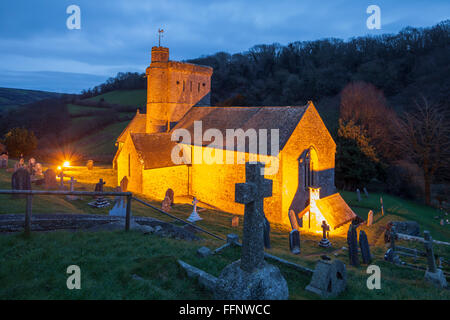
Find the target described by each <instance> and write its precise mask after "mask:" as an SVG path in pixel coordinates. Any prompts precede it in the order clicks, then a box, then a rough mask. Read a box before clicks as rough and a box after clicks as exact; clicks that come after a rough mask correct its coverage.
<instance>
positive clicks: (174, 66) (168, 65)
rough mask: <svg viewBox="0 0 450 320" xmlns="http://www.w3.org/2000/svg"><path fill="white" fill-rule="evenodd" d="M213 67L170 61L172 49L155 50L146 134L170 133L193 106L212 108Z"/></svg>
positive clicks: (148, 76) (148, 70)
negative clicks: (208, 106) (209, 106)
mask: <svg viewBox="0 0 450 320" xmlns="http://www.w3.org/2000/svg"><path fill="white" fill-rule="evenodd" d="M212 73H213V69H212V68H210V67H205V66H199V65H194V64H190V63H183V62H176V61H169V48H165V47H153V48H152V57H151V63H150V66H149V67H148V68H147V70H146V75H147V120H146V133H157V132H168V131H170V129H171V128H172V127H173V125H174V124H176V123H177V122H178V121H180V119H181V118H182V117H183V116H184V115H185V114H186V112H187V111H188V110H189V109H190V108H191V107H192V106H194V105H209V104H210V101H209V100H210V91H211V75H212Z"/></svg>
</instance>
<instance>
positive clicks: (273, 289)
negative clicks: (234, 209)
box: [214, 163, 289, 300]
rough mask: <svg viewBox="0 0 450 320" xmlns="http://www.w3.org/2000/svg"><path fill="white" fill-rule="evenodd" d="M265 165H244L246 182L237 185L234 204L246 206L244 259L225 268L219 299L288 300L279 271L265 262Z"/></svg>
mask: <svg viewBox="0 0 450 320" xmlns="http://www.w3.org/2000/svg"><path fill="white" fill-rule="evenodd" d="M263 169H264V164H262V163H253V164H251V163H246V164H245V176H246V179H245V180H246V182H245V183H237V184H236V187H235V201H236V202H238V203H242V204H244V205H245V210H244V232H243V239H242V250H241V259H240V260H238V261H235V262H233V263H231V264H230V265H228V266H227V267H225V268H224V269H223V270H222V272H221V274H220V276H219V278H218V279H217V283H216V288H215V291H214V296H215V298H216V299H221V300H222V299H233V300H248V299H251V300H265V299H271V300H275V299H287V298H288V297H289V290H288V286H287V283H286V280H285V279H284V278H283V276H282V274H281V272H280V270H279V269H278V268H277V267H275V266H273V265H270V264H268V263H266V262H265V261H264V208H263V206H264V198H265V197H271V196H272V181H271V180H267V179H264V176H263V175H261V173H262V170H263Z"/></svg>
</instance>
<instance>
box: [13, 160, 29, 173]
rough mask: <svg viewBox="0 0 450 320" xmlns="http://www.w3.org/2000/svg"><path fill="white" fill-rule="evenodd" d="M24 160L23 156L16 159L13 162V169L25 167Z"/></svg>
mask: <svg viewBox="0 0 450 320" xmlns="http://www.w3.org/2000/svg"><path fill="white" fill-rule="evenodd" d="M25 167H26V166H25V161H24V160H23V158H21V159H20V160H19V161H16V163H15V164H14V171H17V170H19V169H20V168H25Z"/></svg>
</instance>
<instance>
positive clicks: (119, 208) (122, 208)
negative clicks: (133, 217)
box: [109, 187, 127, 217]
mask: <svg viewBox="0 0 450 320" xmlns="http://www.w3.org/2000/svg"><path fill="white" fill-rule="evenodd" d="M115 191H116V192H122V191H123V190H122V188H121V187H116V190H115ZM114 201H115V202H114V206H113V208H112V209H111V210H109V215H110V216H117V217H125V216H126V215H127V204H126V202H125V197H122V196H117V197H115V198H114Z"/></svg>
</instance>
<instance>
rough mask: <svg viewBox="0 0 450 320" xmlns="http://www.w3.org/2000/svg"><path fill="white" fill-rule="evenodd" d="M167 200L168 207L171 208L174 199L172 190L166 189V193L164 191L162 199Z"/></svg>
mask: <svg viewBox="0 0 450 320" xmlns="http://www.w3.org/2000/svg"><path fill="white" fill-rule="evenodd" d="M166 197H167V198H168V199H169V201H170V202H169V205H170V206H172V205H173V201H174V198H175V193H174V192H173V190H172V189H170V188H169V189H167V191H166V194H165V196H164V198H166Z"/></svg>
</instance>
